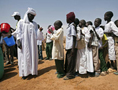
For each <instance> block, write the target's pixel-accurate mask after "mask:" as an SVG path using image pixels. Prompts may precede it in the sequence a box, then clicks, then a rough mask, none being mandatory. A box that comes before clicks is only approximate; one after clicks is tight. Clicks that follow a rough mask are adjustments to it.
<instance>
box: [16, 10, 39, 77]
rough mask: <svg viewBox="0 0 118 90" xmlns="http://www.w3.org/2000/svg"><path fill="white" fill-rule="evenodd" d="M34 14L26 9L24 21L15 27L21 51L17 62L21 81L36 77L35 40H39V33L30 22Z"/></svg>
mask: <svg viewBox="0 0 118 90" xmlns="http://www.w3.org/2000/svg"><path fill="white" fill-rule="evenodd" d="M35 16H36V12H35V11H34V9H32V8H28V10H27V12H26V13H25V16H24V19H23V20H20V21H19V23H18V26H17V30H18V35H17V40H18V47H19V48H20V49H21V52H22V57H20V60H19V76H22V79H26V77H27V76H28V75H29V74H31V75H38V71H37V69H38V48H37V40H40V37H39V36H40V31H39V30H38V25H37V23H36V22H34V21H32V20H33V19H34V17H35Z"/></svg>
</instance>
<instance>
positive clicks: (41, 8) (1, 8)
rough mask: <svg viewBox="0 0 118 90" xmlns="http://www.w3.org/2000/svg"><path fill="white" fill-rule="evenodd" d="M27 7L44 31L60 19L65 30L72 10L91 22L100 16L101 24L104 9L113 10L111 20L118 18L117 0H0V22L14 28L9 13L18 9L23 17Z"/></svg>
mask: <svg viewBox="0 0 118 90" xmlns="http://www.w3.org/2000/svg"><path fill="white" fill-rule="evenodd" d="M28 7H31V8H34V9H35V11H36V13H37V15H36V17H35V19H34V21H36V22H37V23H38V24H39V25H40V26H42V27H43V28H44V33H45V32H46V31H47V27H48V25H53V23H54V22H55V21H56V20H61V21H62V22H63V27H64V30H66V27H67V23H66V14H67V13H69V12H72V11H73V12H74V13H75V15H76V17H77V18H79V20H81V19H85V20H86V21H89V20H90V21H92V22H93V21H94V20H95V18H101V19H102V24H103V25H104V24H105V23H106V22H105V21H104V19H103V18H104V13H105V12H106V11H113V13H114V17H113V18H112V20H113V21H115V20H116V19H118V0H0V23H3V22H7V23H9V24H10V25H11V26H12V27H13V28H15V25H16V21H15V20H14V18H13V17H11V15H12V14H13V12H14V11H18V12H20V14H21V16H22V18H23V17H24V14H25V12H26V11H27V8H28Z"/></svg>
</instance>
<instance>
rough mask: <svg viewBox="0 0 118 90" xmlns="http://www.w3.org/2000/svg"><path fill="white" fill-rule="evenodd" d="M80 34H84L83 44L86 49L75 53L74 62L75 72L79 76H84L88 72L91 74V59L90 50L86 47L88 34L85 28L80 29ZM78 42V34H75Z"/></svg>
mask: <svg viewBox="0 0 118 90" xmlns="http://www.w3.org/2000/svg"><path fill="white" fill-rule="evenodd" d="M82 33H83V34H85V43H86V47H85V48H84V49H80V50H78V51H77V61H76V71H79V73H80V74H86V73H87V71H88V72H93V71H94V68H93V58H92V49H89V48H88V47H87V44H88V41H89V38H90V34H89V30H88V29H87V28H83V29H82ZM77 38H78V40H79V39H80V32H79V31H78V33H77Z"/></svg>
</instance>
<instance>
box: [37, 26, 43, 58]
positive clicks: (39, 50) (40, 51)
mask: <svg viewBox="0 0 118 90" xmlns="http://www.w3.org/2000/svg"><path fill="white" fill-rule="evenodd" d="M38 29H39V30H40V37H41V38H42V39H41V40H37V46H38V58H39V59H40V60H43V55H42V41H43V40H44V38H43V32H42V30H43V28H42V27H40V26H39V25H38Z"/></svg>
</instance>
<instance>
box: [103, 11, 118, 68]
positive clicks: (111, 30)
mask: <svg viewBox="0 0 118 90" xmlns="http://www.w3.org/2000/svg"><path fill="white" fill-rule="evenodd" d="M112 17H113V13H112V12H111V11H108V12H106V13H105V15H104V20H105V21H107V23H106V25H105V30H104V33H105V34H106V35H107V39H108V54H109V59H110V60H111V68H114V67H115V65H114V63H113V61H114V60H116V56H115V48H114V47H115V46H114V39H113V35H115V36H118V28H117V27H116V25H115V24H114V22H113V21H111V18H112Z"/></svg>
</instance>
